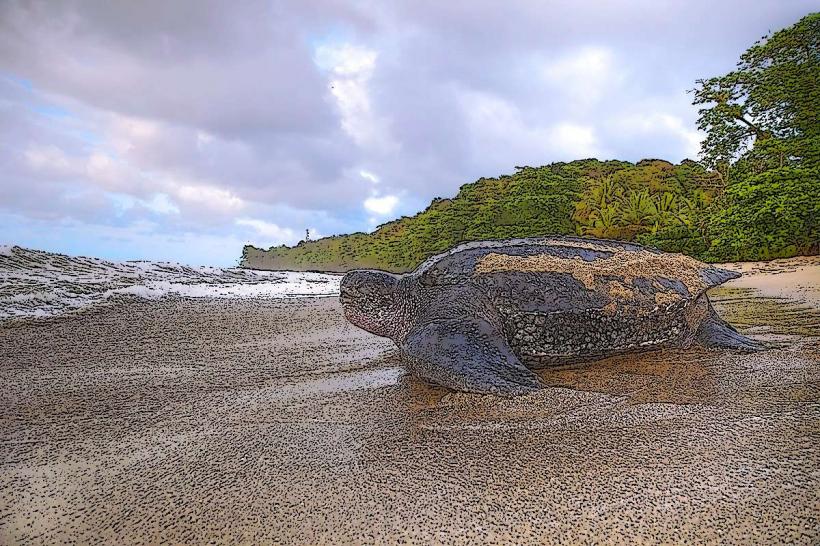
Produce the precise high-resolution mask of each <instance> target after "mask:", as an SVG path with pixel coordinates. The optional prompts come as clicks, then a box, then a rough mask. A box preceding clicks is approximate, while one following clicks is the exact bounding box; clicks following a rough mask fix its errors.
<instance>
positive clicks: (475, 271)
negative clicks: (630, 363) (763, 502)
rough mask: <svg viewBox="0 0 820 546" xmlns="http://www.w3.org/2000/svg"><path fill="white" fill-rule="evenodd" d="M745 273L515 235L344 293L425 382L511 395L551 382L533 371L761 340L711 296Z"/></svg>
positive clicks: (357, 320) (610, 244)
mask: <svg viewBox="0 0 820 546" xmlns="http://www.w3.org/2000/svg"><path fill="white" fill-rule="evenodd" d="M739 276H740V274H739V273H735V272H733V271H727V270H725V269H720V268H717V267H714V266H710V265H706V264H703V263H701V262H699V261H697V260H695V259H694V258H690V257H687V256H683V255H681V254H669V253H665V252H661V251H658V250H654V249H650V248H646V247H643V246H640V245H637V244H631V243H624V242H618V241H608V240H599V239H585V238H579V237H547V238H530V239H508V240H496V241H479V242H472V243H466V244H462V245H460V246H457V247H455V248H453V249H452V250H450V251H448V252H444V253H443V254H439V255H437V256H433V257H432V258H430V259H428V260H427V261H426V262H424V263H423V264H422V265H420V266H419V267H418V268H417V269H416V270H415V271H413V272H412V273H408V274H406V275H394V274H391V273H386V272H383V271H373V270H355V271H351V272H349V273H347V274H346V275H345V276H344V278H343V279H342V282H341V295H340V300H341V302H342V306H343V308H344V313H345V316H346V317H347V319H348V320H349V321H350V322H352V323H353V324H355V325H356V326H358V327H360V328H363V329H364V330H367V331H368V332H371V333H374V334H376V335H379V336H383V337H388V338H390V339H392V340H393V341H394V342H395V343H396V345H398V346H399V348H400V349H401V353H402V356H403V358H404V359H405V361H406V362H407V364H408V366H409V368H410V369H411V370H412V371H414V372H416V373H417V374H418V375H419V376H420V377H422V378H423V379H426V380H428V381H431V382H433V383H437V384H439V385H443V386H446V387H449V388H452V389H456V390H462V391H468V392H478V393H498V394H511V395H512V394H521V393H525V392H529V391H532V390H534V389H537V388H539V387H540V386H541V385H540V382H539V380H538V377H537V376H536V375H535V374H534V373H533V372H532V371H531V369H535V368H543V367H546V366H560V365H565V364H570V363H575V362H580V361H591V360H596V359H600V358H605V357H608V356H611V355H615V354H619V353H626V352H633V351H643V350H648V349H656V348H661V347H688V346H689V345H690V344H692V343H693V342H695V341H697V342H700V343H701V344H703V345H705V346H708V347H722V348H728V349H740V350H749V351H751V350H757V349H759V348H761V345H760V344H759V343H757V342H755V341H753V340H751V339H748V338H746V337H744V336H742V335H740V334H739V333H738V332H737V331H736V330H735V329H734V328H732V327H731V326H730V325H728V324H727V323H726V322H724V321H723V320H722V319H720V318H719V317H718V316H717V314H716V313H715V310H714V309H713V308H712V305H711V303H710V302H709V298H708V297H707V295H706V290H708V289H709V288H712V287H713V286H717V285H719V284H721V283H723V282H725V281H727V280H729V279H734V278H736V277H739Z"/></svg>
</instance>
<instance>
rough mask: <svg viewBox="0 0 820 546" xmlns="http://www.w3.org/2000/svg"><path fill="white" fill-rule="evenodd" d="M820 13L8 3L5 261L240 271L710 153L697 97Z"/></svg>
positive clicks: (0, 131) (1, 126)
mask: <svg viewBox="0 0 820 546" xmlns="http://www.w3.org/2000/svg"><path fill="white" fill-rule="evenodd" d="M817 9H818V2H817V1H816V0H815V1H801V0H756V1H754V2H750V1H742V0H731V1H724V0H681V1H677V0H672V1H658V0H640V1H631V2H614V1H603V0H601V1H596V2H593V1H578V0H575V1H561V2H558V1H551V2H550V1H532V2H524V1H506V2H500V1H485V0H463V1H456V0H446V1H443V0H436V1H423V0H408V1H396V2H387V1H373V2H369V1H354V0H351V1H342V0H338V1H332V0H331V1H323V2H318V1H311V0H292V1H290V2H287V1H252V2H242V1H237V2H233V1H232V2H224V1H219V2H217V1H214V2H206V1H201V0H191V1H173V2H168V1H166V0H157V1H148V0H140V1H137V2H132V1H110V0H101V1H99V2H94V1H70V0H62V1H59V2H53V1H43V2H37V1H21V2H16V1H13V0H2V2H0V243H6V244H20V245H24V246H28V247H33V248H41V249H48V250H53V251H60V252H65V253H70V254H84V255H95V256H102V257H108V258H115V259H138V258H144V259H162V260H174V261H181V262H186V263H192V264H220V265H231V264H235V263H236V261H237V259H238V258H239V255H240V253H241V247H242V245H243V244H245V243H252V244H255V245H257V246H261V247H268V246H271V245H274V244H281V243H287V244H292V243H295V242H297V241H298V240H299V239H301V238H303V236H304V233H305V229H306V228H309V229H310V231H311V234H312V236H315V237H318V236H321V235H330V234H335V233H346V232H351V231H358V230H364V231H369V230H372V229H373V228H374V227H375V226H376V225H378V224H380V223H382V222H384V221H386V220H389V219H392V218H394V217H397V216H400V215H403V214H414V213H416V212H418V211H419V210H421V209H423V208H424V207H425V206H426V204H427V203H428V202H429V201H430V199H432V198H433V197H436V196H442V197H446V196H452V195H454V194H455V193H456V191H457V190H458V187H459V186H460V185H461V184H464V183H465V182H470V181H473V180H475V179H476V178H479V177H481V176H497V175H499V174H504V173H510V172H512V171H513V169H514V166H515V165H542V164H546V163H550V162H553V161H560V160H571V159H577V158H585V157H598V158H600V159H609V158H618V159H626V160H630V161H637V160H639V159H642V158H645V157H659V158H665V159H668V160H671V161H675V162H677V161H680V160H681V159H684V158H686V157H692V158H694V157H696V155H697V150H698V145H699V141H700V139H701V135H700V134H699V133H698V132H697V131H696V130H695V127H694V125H695V119H696V111H695V109H694V107H692V106H691V105H690V97H689V96H688V95H687V94H686V90H687V89H690V88H691V87H692V86H693V82H694V80H695V79H696V78H699V77H706V76H712V75H718V74H722V73H725V72H726V71H728V70H730V69H731V68H732V67H733V66H734V64H735V62H736V61H737V58H738V56H739V54H740V53H741V52H742V51H744V50H745V49H746V48H747V47H748V46H749V45H750V44H751V43H752V42H753V41H754V40H756V39H757V38H759V37H761V36H762V35H763V34H765V33H766V32H767V31H769V30H776V29H778V28H781V27H784V26H787V25H789V24H791V23H793V22H795V21H796V20H797V19H799V18H800V17H802V16H803V15H805V14H807V13H809V12H810V11H813V10H815V11H816V10H817Z"/></svg>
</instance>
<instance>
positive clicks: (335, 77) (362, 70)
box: [314, 43, 396, 152]
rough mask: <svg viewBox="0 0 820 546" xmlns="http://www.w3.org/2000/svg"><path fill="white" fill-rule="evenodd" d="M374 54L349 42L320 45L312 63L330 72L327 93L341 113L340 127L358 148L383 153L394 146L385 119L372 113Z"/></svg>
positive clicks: (374, 52) (371, 50) (376, 57)
mask: <svg viewBox="0 0 820 546" xmlns="http://www.w3.org/2000/svg"><path fill="white" fill-rule="evenodd" d="M377 59H378V53H377V52H376V51H375V50H373V49H368V48H366V47H362V46H355V45H352V44H347V43H345V44H339V45H322V46H319V47H318V48H317V49H316V54H315V56H314V62H315V63H316V65H317V66H318V67H319V68H321V69H323V70H326V71H328V72H330V73H331V77H330V78H329V86H330V94H331V95H332V96H333V98H334V99H335V101H336V105H337V106H338V108H339V112H340V114H341V127H342V129H343V130H344V131H345V133H347V134H348V135H349V136H350V137H351V138H352V139H353V141H354V142H355V143H356V144H357V145H358V146H360V147H363V148H367V149H370V150H373V151H378V152H385V151H390V150H393V149H395V148H396V143H395V142H394V141H393V139H392V138H391V137H390V130H389V126H388V125H389V124H388V122H387V120H386V119H385V118H384V117H382V116H379V115H377V114H376V112H375V111H374V109H373V104H372V101H371V98H370V80H371V79H372V77H373V72H374V70H375V68H376V60H377Z"/></svg>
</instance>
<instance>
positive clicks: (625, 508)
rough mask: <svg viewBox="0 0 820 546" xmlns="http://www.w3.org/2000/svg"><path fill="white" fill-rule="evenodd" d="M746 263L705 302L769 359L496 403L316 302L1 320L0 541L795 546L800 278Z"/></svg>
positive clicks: (809, 484)
mask: <svg viewBox="0 0 820 546" xmlns="http://www.w3.org/2000/svg"><path fill="white" fill-rule="evenodd" d="M740 267H747V268H749V269H748V270H749V271H753V270H754V267H755V266H752V265H743V266H740ZM765 267H771V266H758V269H759V270H760V271H758V272H757V273H755V274H752V275H750V276H749V277H748V278H746V279H741V280H740V281H733V283H730V285H729V286H728V287H726V288H722V289H720V290H719V291H718V292H716V293H715V294H714V298H715V299H716V300H718V308H719V310H720V311H721V313H722V314H723V315H724V316H725V317H727V318H729V319H730V320H731V321H733V322H735V323H737V324H738V325H739V326H740V328H741V329H742V330H744V331H746V332H751V333H753V334H755V335H756V336H758V337H760V338H762V339H766V340H768V341H769V342H770V343H771V344H772V345H773V347H774V348H772V349H770V350H768V351H765V352H762V353H757V354H753V355H740V354H732V353H727V352H719V351H705V350H690V351H677V352H671V351H667V352H662V353H657V352H656V353H646V354H644V355H640V356H632V357H628V358H627V357H621V358H613V359H610V360H607V361H603V362H598V363H595V364H592V365H589V366H585V367H579V368H574V369H569V370H559V371H550V372H544V373H542V377H543V379H544V381H545V382H546V383H547V384H549V385H552V386H553V387H552V388H548V389H544V390H542V391H541V392H538V393H535V394H532V395H528V396H524V397H520V398H516V399H511V400H506V399H499V398H494V397H491V396H483V397H482V396H475V395H465V394H453V393H448V392H447V391H444V390H441V389H436V388H431V387H428V386H426V385H423V384H421V383H419V382H418V381H416V380H414V379H413V378H411V377H409V376H406V375H404V371H403V369H402V368H401V362H400V361H399V360H398V358H397V356H396V354H395V351H394V350H393V348H392V346H391V344H390V343H389V342H387V341H385V340H381V339H379V338H376V337H373V336H370V335H369V334H366V333H364V332H362V331H360V330H357V329H355V328H353V327H352V326H349V325H348V324H346V323H345V321H344V320H343V318H342V316H341V313H340V308H339V305H338V302H336V301H335V299H312V300H311V299H305V300H300V301H289V302H273V301H235V300H234V301H229V300H215V301H207V300H164V301H161V302H154V303H151V302H145V301H138V300H130V301H126V300H124V301H121V302H119V303H117V304H115V305H111V306H106V307H99V308H95V309H91V310H88V311H85V312H79V313H73V314H70V315H66V316H63V317H60V318H52V319H29V320H19V321H11V322H5V323H3V324H0V381H2V402H1V403H0V465H1V466H0V542H2V543H8V544H12V543H14V544H17V543H20V544H59V543H97V542H100V543H117V544H158V543H169V544H177V543H207V542H215V543H248V544H251V543H257V544H258V543H300V544H304V543H354V544H363V543H401V542H403V543H418V544H428V543H475V542H490V541H492V542H499V543H502V542H508V543H565V544H582V543H623V542H632V543H648V544H654V543H692V544H697V543H709V544H718V543H722V544H727V543H745V544H750V543H754V544H780V543H785V542H788V543H800V544H818V542H820V531H819V530H818V529H820V522H819V521H818V518H820V494H819V493H818V492H820V338H818V337H815V336H817V335H818V333H820V332H819V330H820V310H818V303H817V300H816V299H812V298H811V297H808V296H806V293H808V292H812V291H815V292H816V288H817V278H818V277H817V275H818V272H820V262H818V261H817V260H816V259H814V260H811V259H803V260H794V261H792V262H790V264H780V265H779V266H778V267H779V268H780V269H783V272H781V273H779V274H778V275H773V274H772V271H771V270H770V271H764V269H765ZM800 268H802V269H801V271H802V272H800V273H799V274H798V275H796V276H795V275H794V274H793V273H790V272H795V271H797V269H800ZM784 275H785V276H784ZM773 277H777V278H778V279H780V280H779V281H777V282H775V281H771V279H772V278H773ZM783 279H786V280H787V281H788V282H786V281H784V280H783ZM796 279H800V280H796ZM806 279H808V281H806ZM733 285H734V286H733ZM772 286H776V287H777V293H773V292H772V290H773V289H772V288H771V287H772ZM789 286H791V288H789ZM801 286H802V287H804V288H806V287H808V288H806V289H805V290H804V289H802V288H800V287H801ZM757 287H762V288H763V291H759V290H758V289H757ZM773 296H774V297H773ZM789 298H791V299H789Z"/></svg>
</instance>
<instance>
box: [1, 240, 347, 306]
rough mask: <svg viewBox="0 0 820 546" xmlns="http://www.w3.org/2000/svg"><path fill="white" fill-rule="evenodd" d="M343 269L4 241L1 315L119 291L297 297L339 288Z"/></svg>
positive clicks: (153, 295) (101, 298)
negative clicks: (101, 252) (118, 257)
mask: <svg viewBox="0 0 820 546" xmlns="http://www.w3.org/2000/svg"><path fill="white" fill-rule="evenodd" d="M340 280H341V278H340V277H339V276H338V275H326V274H322V273H297V272H291V271H258V270H253V269H242V268H221V267H204V266H203V267H193V266H187V265H181V264H176V263H166V262H149V261H127V262H114V261H108V260H102V259H99V258H84V257H71V256H65V255H63V254H54V253H51V252H44V251H40V250H31V249H27V248H21V247H18V246H0V320H2V319H7V318H11V317H46V316H52V315H57V314H60V313H64V312H66V311H70V310H73V309H80V308H83V307H87V306H89V305H95V304H99V303H104V302H106V301H109V300H110V299H112V298H115V297H117V296H129V295H130V296H133V297H139V298H145V299H157V298H163V297H174V296H177V297H191V298H294V297H305V296H335V295H338V294H339V281H340Z"/></svg>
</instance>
